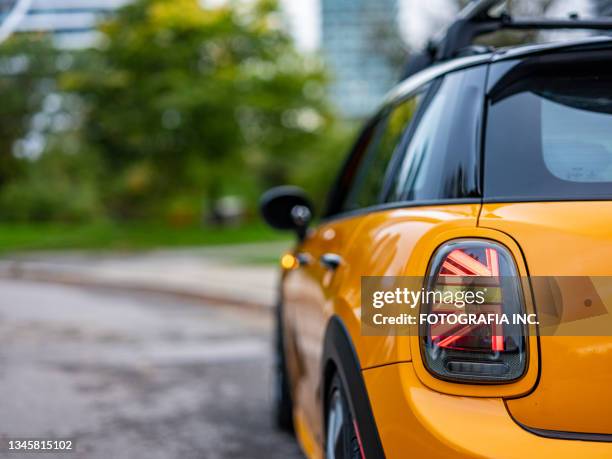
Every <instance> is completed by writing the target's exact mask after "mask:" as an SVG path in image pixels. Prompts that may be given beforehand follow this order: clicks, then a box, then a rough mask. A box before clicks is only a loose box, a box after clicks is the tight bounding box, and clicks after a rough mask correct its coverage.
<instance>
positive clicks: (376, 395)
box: [283, 203, 612, 458]
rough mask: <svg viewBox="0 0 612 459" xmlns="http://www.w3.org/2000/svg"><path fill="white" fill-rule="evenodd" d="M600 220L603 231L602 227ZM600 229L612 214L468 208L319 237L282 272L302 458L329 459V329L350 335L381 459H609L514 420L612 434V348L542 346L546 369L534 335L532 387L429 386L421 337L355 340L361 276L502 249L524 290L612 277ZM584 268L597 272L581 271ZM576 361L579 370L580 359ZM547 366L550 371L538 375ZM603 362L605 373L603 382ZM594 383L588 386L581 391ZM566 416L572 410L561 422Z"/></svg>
mask: <svg viewBox="0 0 612 459" xmlns="http://www.w3.org/2000/svg"><path fill="white" fill-rule="evenodd" d="M598 206H599V207H598ZM602 206H603V207H602ZM602 209H603V210H604V211H607V212H608V213H607V215H609V216H610V219H609V221H608V220H606V219H605V218H603V219H602V218H601V211H602ZM568 212H570V214H571V217H570V218H567V217H566V216H567V215H568ZM572 212H573V214H572ZM595 215H599V218H595V217H594V216H595ZM589 216H592V217H589ZM589 219H591V220H589ZM570 222H573V223H570ZM602 222H603V223H602ZM564 225H565V226H564ZM605 225H607V228H612V204H611V203H546V204H542V203H539V204H535V203H534V204H520V205H519V204H507V205H485V206H484V207H483V206H481V205H480V204H460V205H446V206H427V207H411V208H398V209H390V210H384V211H376V212H371V213H364V214H360V215H356V216H348V217H346V218H341V219H336V220H330V221H328V222H325V223H323V224H321V225H320V226H319V227H317V228H316V229H313V230H311V231H310V233H309V235H308V237H307V238H306V240H305V241H304V242H303V243H302V244H300V245H299V246H298V247H297V248H296V253H300V254H301V255H302V259H304V258H305V259H308V260H310V262H309V263H307V264H306V265H303V266H301V267H299V268H297V269H292V270H291V271H289V272H287V273H286V276H285V281H284V284H283V295H284V300H285V308H286V310H287V313H286V316H285V323H284V326H285V334H286V336H288V337H289V339H288V340H286V341H287V342H286V351H287V355H288V360H289V361H288V363H289V371H290V379H291V382H292V392H293V395H294V404H295V414H294V416H295V421H296V425H297V435H298V438H299V440H300V443H301V445H302V447H303V449H304V451H305V452H306V454H307V455H308V457H311V458H319V457H322V454H323V453H322V449H321V445H322V437H323V432H322V425H323V419H322V408H321V407H322V405H321V403H322V400H321V397H322V394H323V393H324V389H325V388H323V387H322V386H321V381H320V376H321V375H320V369H321V361H320V360H321V356H322V345H323V334H324V331H325V328H326V325H327V322H328V321H329V318H330V317H331V316H332V315H336V316H338V317H339V318H340V319H341V320H342V321H343V322H344V324H345V326H346V328H347V330H348V331H349V334H350V336H351V338H352V340H353V344H354V347H355V349H356V352H357V355H358V358H359V361H360V363H361V367H362V370H363V371H362V373H363V376H364V379H365V382H366V386H367V390H368V395H369V397H370V402H371V405H372V409H373V412H374V416H375V420H376V423H377V426H378V429H379V433H380V436H381V439H382V442H383V446H384V448H385V452H386V455H387V457H390V458H396V457H399V458H401V457H406V455H407V454H408V452H409V453H410V454H415V455H417V456H419V457H420V456H424V455H426V454H427V455H429V456H431V457H529V456H530V454H531V453H533V452H534V451H538V456H539V457H577V456H578V457H585V456H588V457H612V444H611V443H595V442H585V441H570V440H553V439H547V438H543V437H539V436H537V435H534V434H532V433H529V432H528V431H526V430H524V429H523V428H522V427H521V426H520V425H519V424H518V423H517V422H516V421H515V420H514V419H513V416H514V418H516V419H517V420H519V421H520V422H522V423H524V424H526V425H528V426H531V427H537V428H543V429H547V428H556V429H558V430H563V429H568V430H571V431H575V432H600V433H607V432H608V430H609V428H610V425H611V424H610V422H611V421H610V417H609V416H608V415H607V412H608V411H609V407H610V406H612V398H610V397H612V395H611V394H612V391H610V390H609V387H611V386H610V383H611V381H610V377H611V374H612V371H611V370H610V368H612V365H610V364H611V363H612V345H611V344H610V339H609V338H600V339H595V338H592V339H591V338H588V339H584V338H581V339H577V338H575V339H574V341H571V340H570V341H568V340H565V341H564V340H563V339H560V338H542V354H541V355H540V354H539V346H538V338H537V331H536V330H535V329H534V328H533V327H532V328H530V330H529V331H530V336H529V338H528V368H527V371H526V373H525V374H524V376H523V377H522V378H521V379H519V380H518V381H516V382H513V383H509V384H498V385H478V384H464V383H461V384H459V383H452V382H447V381H443V380H440V379H438V378H435V377H434V376H432V375H431V374H430V373H429V372H428V371H427V369H426V368H425V366H424V364H423V361H422V359H421V354H420V347H419V338H418V336H417V333H416V332H415V333H413V334H412V335H411V336H381V337H374V336H362V335H361V327H360V314H361V307H360V303H361V293H360V288H361V276H364V275H368V276H423V275H425V274H426V270H427V267H428V264H429V261H430V258H431V256H432V255H433V253H434V252H435V251H436V249H437V248H438V247H439V246H440V245H441V244H444V243H446V242H448V241H451V240H454V239H462V238H478V239H487V240H493V241H496V242H498V243H500V244H502V245H504V246H505V247H507V248H508V249H509V251H510V252H511V253H512V255H513V256H514V258H515V261H516V263H517V268H518V270H519V274H520V275H521V276H527V275H529V274H532V275H533V274H534V273H538V274H540V275H543V274H564V273H566V274H570V273H571V274H572V275H579V274H583V273H585V274H587V273H588V274H598V275H602V274H610V272H609V270H608V268H607V267H606V262H605V261H603V258H602V254H603V253H605V254H607V253H608V252H606V250H609V248H610V242H611V241H612V236H611V233H610V230H608V229H607V228H605V227H604V226H605ZM585 228H589V229H585ZM551 234H555V237H551V236H550V235H551ZM559 244H568V245H571V247H572V248H571V250H570V258H571V260H573V262H572V261H571V260H568V259H566V258H564V257H565V256H566V255H567V253H568V252H567V251H564V252H563V253H564V254H565V255H561V253H559V255H558V256H554V257H552V258H551V256H550V253H551V250H552V247H553V246H556V245H559ZM598 247H599V248H598ZM602 248H603V249H602ZM602 250H603V252H602ZM326 253H335V254H338V255H340V256H341V259H342V262H341V264H340V266H339V267H338V269H337V270H335V271H332V270H328V269H326V268H325V267H323V266H322V265H321V263H319V258H320V257H321V255H323V254H326ZM553 253H554V250H553ZM610 255H612V253H610ZM606 256H607V255H606ZM607 259H608V260H609V259H610V258H607ZM576 260H585V261H584V262H583V261H578V262H577V261H576ZM577 263H579V264H580V265H582V264H583V263H584V266H588V267H589V269H584V270H576V266H577ZM525 288H526V289H528V288H529V285H526V286H525ZM524 293H525V295H524V296H525V303H526V308H527V310H528V312H533V311H534V310H535V309H536V308H537V305H534V304H533V302H532V300H531V294H530V292H529V291H525V292H524ZM581 349H582V351H581ZM580 352H582V353H583V355H582V356H581V357H576V356H575V355H574V354H576V353H580ZM540 361H543V362H545V363H544V364H543V365H542V368H540V363H539V362H540ZM568 362H571V363H568ZM596 362H605V365H604V366H601V367H598V368H597V367H596ZM564 370H567V371H565V372H564ZM586 371H588V372H589V373H590V374H592V375H594V378H593V379H590V380H589V382H588V383H586V384H585V377H584V372H586ZM585 387H588V388H589V390H586V391H585V390H583V389H584V388H585ZM570 388H571V389H572V395H570V394H569V392H568V391H569V390H570ZM591 389H592V390H591ZM576 394H578V396H577V398H576V399H574V400H571V399H572V397H574V396H575V395H576ZM562 397H563V398H564V400H560V398H562ZM576 400H577V401H576ZM560 408H562V409H564V410H566V412H565V413H564V415H563V416H560V415H559V412H560V411H559V409H560ZM589 417H592V419H591V420H589V419H588V418H589ZM506 445H508V446H506ZM510 445H511V447H509V446H510Z"/></svg>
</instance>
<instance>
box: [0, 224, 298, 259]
mask: <svg viewBox="0 0 612 459" xmlns="http://www.w3.org/2000/svg"><path fill="white" fill-rule="evenodd" d="M290 237H291V235H290V234H287V233H279V232H276V231H274V230H272V229H269V228H268V227H266V226H264V225H263V224H259V223H258V224H249V225H244V226H240V227H236V228H217V227H199V226H198V227H186V228H174V227H170V226H164V225H161V224H155V223H152V224H145V223H138V224H121V225H119V224H114V223H91V224H86V225H69V224H7V223H2V224H0V252H13V251H28V250H57V249H94V250H96V249H99V250H144V249H152V248H164V247H166V248H172V247H174V248H178V247H192V246H208V245H221V244H239V243H246V242H271V241H283V240H287V241H289V240H290Z"/></svg>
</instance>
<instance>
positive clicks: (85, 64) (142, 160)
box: [61, 0, 333, 221]
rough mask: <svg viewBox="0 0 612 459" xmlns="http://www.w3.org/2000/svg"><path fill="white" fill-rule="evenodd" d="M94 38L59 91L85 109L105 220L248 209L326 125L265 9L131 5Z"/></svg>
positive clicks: (157, 0) (311, 65) (311, 71)
mask: <svg viewBox="0 0 612 459" xmlns="http://www.w3.org/2000/svg"><path fill="white" fill-rule="evenodd" d="M102 32H103V33H104V36H105V42H104V46H103V47H102V48H101V49H98V50H92V51H89V52H88V53H87V55H86V56H83V57H82V58H81V60H80V65H78V66H77V68H76V69H75V70H73V71H70V72H67V73H66V74H64V75H63V76H62V80H61V82H62V88H63V89H64V90H65V91H69V92H74V93H77V94H79V95H80V97H82V99H83V100H84V101H85V103H86V109H85V120H84V124H83V129H84V138H85V140H86V142H87V143H88V144H89V145H91V146H92V147H94V148H95V149H96V150H98V151H99V152H100V156H101V159H102V162H103V165H104V167H105V168H106V169H107V170H108V171H109V181H108V188H107V189H106V191H105V196H104V199H105V202H107V203H108V204H109V207H110V209H111V212H112V214H113V215H115V216H119V217H123V218H130V217H161V218H167V219H170V220H179V221H182V220H187V221H188V220H193V219H195V218H196V217H197V216H198V214H200V213H201V211H202V208H203V207H204V206H205V205H206V204H210V203H211V202H213V201H214V200H215V199H217V198H219V197H220V196H223V195H225V194H237V195H242V196H250V197H251V199H250V201H251V203H252V202H253V201H254V199H253V198H254V196H255V195H257V194H258V192H259V191H261V190H262V189H264V188H265V187H268V186H271V185H275V184H280V183H285V182H287V181H289V180H290V178H291V176H292V171H293V169H295V167H296V165H298V164H300V162H301V161H302V160H303V159H304V158H306V157H307V156H308V155H312V154H316V152H315V151H313V146H314V145H315V143H316V142H317V140H318V139H319V137H320V136H321V134H322V133H323V132H324V131H325V130H327V129H328V128H329V127H330V126H331V124H332V121H333V118H332V117H331V115H330V114H329V112H328V110H327V108H326V105H325V99H324V90H323V85H324V84H325V78H324V74H323V72H322V70H321V68H320V66H319V64H318V62H317V61H316V60H314V59H312V58H305V57H303V56H301V55H299V54H298V53H297V52H296V51H295V49H294V47H293V45H292V42H291V40H290V38H289V37H288V35H287V34H286V33H285V32H284V31H283V30H282V29H281V28H280V27H279V17H278V11H277V5H276V2H274V1H270V0H263V1H257V2H255V3H254V4H253V5H251V6H250V7H246V6H244V5H242V6H240V5H238V4H232V3H230V4H228V5H227V6H223V7H218V8H215V9H208V10H203V9H202V8H201V7H200V6H199V3H198V2H197V1H196V0H137V1H136V2H135V3H133V4H130V5H129V6H127V7H125V8H123V9H122V10H121V11H120V12H119V14H118V15H117V16H116V17H115V18H114V19H112V20H111V21H110V22H107V23H106V24H104V25H103V27H102Z"/></svg>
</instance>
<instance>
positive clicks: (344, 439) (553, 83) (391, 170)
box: [261, 1, 612, 459]
mask: <svg viewBox="0 0 612 459" xmlns="http://www.w3.org/2000/svg"><path fill="white" fill-rule="evenodd" d="M497 3H499V2H496V1H484V2H476V3H474V4H470V5H469V6H468V8H467V10H465V11H464V12H463V13H462V14H461V16H460V18H459V20H457V21H456V22H455V23H454V24H453V25H452V26H451V27H450V28H449V29H448V31H447V33H446V35H445V37H444V38H442V39H440V40H438V41H437V42H435V43H434V45H432V46H430V47H429V48H428V49H427V51H425V52H424V53H423V54H422V55H421V56H418V57H415V58H413V59H412V60H411V62H410V63H409V65H408V68H407V69H406V74H407V75H406V78H405V79H403V80H402V81H401V82H400V83H399V84H398V85H397V86H396V87H395V88H394V89H393V90H392V91H391V93H390V94H389V96H388V98H387V100H386V101H385V102H384V104H383V105H382V107H381V108H380V110H379V111H378V112H377V113H376V114H375V115H374V116H373V117H372V118H371V119H370V120H369V121H368V122H367V123H366V125H365V127H364V128H363V130H362V132H361V134H360V135H359V137H358V139H357V141H356V142H355V144H354V147H353V148H352V150H351V151H350V153H349V154H348V157H347V159H346V161H345V164H344V165H343V167H342V169H341V172H340V173H339V176H338V178H337V180H336V183H335V185H334V187H333V189H332V190H331V192H330V193H329V198H328V204H327V207H326V208H325V209H324V211H323V212H321V214H320V215H319V216H318V218H317V219H316V220H314V219H313V215H314V210H313V206H312V204H311V201H310V200H309V199H308V197H307V196H306V195H305V193H304V192H303V191H302V190H300V189H298V188H295V187H291V186H284V187H278V188H274V189H272V190H270V191H268V192H267V193H266V194H265V195H264V196H263V197H262V202H261V208H262V214H263V216H264V218H265V219H266V221H267V222H268V223H269V224H270V225H272V226H273V227H275V228H277V229H285V230H291V231H295V233H296V234H297V243H296V245H295V247H294V249H293V251H292V252H290V253H287V254H285V255H284V256H283V257H282V259H281V265H282V278H281V282H280V288H279V295H278V298H279V300H278V307H277V309H276V316H277V327H276V354H277V359H276V366H275V370H276V377H277V378H276V383H277V384H276V397H275V415H276V421H277V423H278V426H279V427H281V428H283V429H287V430H292V431H294V432H295V434H296V437H297V438H298V441H299V443H300V445H301V447H302V449H303V451H304V453H305V454H306V455H307V456H308V457H310V458H321V457H326V458H330V459H331V458H368V459H373V458H380V457H388V458H406V457H453V458H454V457H466V458H467V457H470V458H472V457H495V458H498V457H499V458H502V457H505V458H524V457H550V458H553V457H554V458H561V457H568V458H569V457H572V458H577V457H580V458H585V457H608V458H609V457H612V443H611V442H612V335H611V334H610V333H609V332H610V331H612V330H607V331H606V330H603V331H601V332H599V333H573V334H565V335H564V334H558V333H557V334H547V335H544V334H543V333H540V330H539V329H538V327H536V326H534V325H527V326H523V327H518V328H517V327H514V328H512V327H506V328H508V330H505V328H504V327H501V328H495V327H488V326H484V327H483V326H480V327H478V328H479V332H478V333H466V332H465V328H466V327H446V328H444V329H440V327H437V326H434V325H431V326H426V327H425V328H422V329H420V331H419V332H417V333H407V334H402V333H382V334H378V335H368V334H366V333H364V332H363V329H362V326H363V323H362V320H363V317H362V316H363V308H362V300H363V298H362V295H363V292H362V285H363V282H362V281H363V278H364V276H380V277H382V276H385V277H387V276H388V277H402V276H417V277H421V278H423V279H435V280H436V282H441V283H444V282H448V281H449V279H451V280H453V279H455V280H456V282H459V284H460V283H461V282H462V279H467V278H469V277H470V276H481V277H487V276H489V277H491V278H498V277H499V276H502V275H503V276H505V278H508V279H515V284H516V285H514V287H513V286H510V287H508V286H506V287H504V289H506V288H511V289H514V290H512V291H513V292H514V294H513V295H514V296H512V295H506V294H504V295H503V297H501V298H499V297H498V298H497V299H492V300H491V302H492V303H495V304H493V305H491V306H492V307H495V308H498V310H507V309H512V308H519V309H522V310H524V311H526V312H532V313H533V314H536V315H538V314H540V315H541V314H542V311H543V310H544V309H545V308H546V306H547V305H546V304H544V303H545V302H546V301H538V297H537V296H533V295H532V294H530V293H529V287H525V286H524V285H523V284H522V283H521V281H520V279H522V278H525V279H534V278H536V277H544V276H570V277H571V276H574V277H575V276H609V275H610V274H612V265H611V264H610V260H612V65H610V64H611V63H612V39H610V38H607V37H606V36H605V35H604V36H599V37H597V36H590V37H587V38H582V39H573V40H571V41H563V42H557V43H549V44H530V45H521V46H516V47H510V48H500V49H491V48H487V47H484V46H482V45H472V44H471V43H472V40H473V39H474V38H475V37H476V36H478V35H481V34H482V33H489V32H493V31H496V30H501V29H504V30H505V29H552V28H556V29H569V28H582V29H606V30H610V29H612V22H610V21H609V20H604V19H592V20H580V19H577V18H575V17H572V18H569V19H567V20H565V19H560V20H552V19H546V20H544V19H541V20H538V19H518V18H512V17H510V16H508V15H506V14H504V15H501V16H492V15H491V13H490V12H489V11H490V9H491V6H492V5H495V4H497ZM455 287H457V286H455ZM459 287H461V286H460V285H459ZM504 291H506V290H504ZM609 294H610V292H609V291H608V296H610V295H609ZM585 304H586V306H590V300H589V302H588V303H587V302H586V301H585ZM420 307H421V309H423V308H425V307H426V305H423V304H421V305H420ZM468 328H469V327H468Z"/></svg>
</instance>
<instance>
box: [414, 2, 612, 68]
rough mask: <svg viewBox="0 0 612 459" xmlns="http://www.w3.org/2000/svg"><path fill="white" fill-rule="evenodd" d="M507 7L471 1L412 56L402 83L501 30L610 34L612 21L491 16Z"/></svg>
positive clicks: (606, 19)
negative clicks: (494, 10)
mask: <svg viewBox="0 0 612 459" xmlns="http://www.w3.org/2000/svg"><path fill="white" fill-rule="evenodd" d="M503 3H505V0H472V1H471V2H470V3H469V4H468V5H467V6H466V7H465V8H464V9H463V10H461V11H460V12H459V15H458V17H457V19H456V20H455V22H453V23H452V24H451V25H450V27H449V28H448V29H447V30H446V32H445V33H444V34H443V36H441V37H437V38H435V39H434V40H432V41H430V42H429V43H428V45H427V47H426V49H425V50H424V51H423V52H421V53H418V54H415V55H413V56H411V58H410V59H409V60H408V64H407V65H406V68H405V69H404V74H403V76H402V79H405V78H407V77H409V76H411V75H413V74H415V73H417V72H419V71H421V70H423V69H425V68H427V67H429V66H430V65H432V64H434V63H436V62H440V61H444V60H447V59H451V58H453V57H457V56H458V55H459V54H460V53H461V52H462V51H463V50H465V49H466V48H468V47H469V46H470V45H471V44H472V43H473V42H474V39H475V38H476V37H478V36H480V35H484V34H487V33H492V32H496V31H498V30H502V29H506V30H511V29H514V30H529V29H532V30H552V29H558V30H560V29H583V30H610V31H612V18H601V19H600V18H597V19H587V20H584V19H579V18H578V15H576V14H573V15H570V16H569V17H568V18H567V19H552V18H518V17H516V18H515V17H512V16H510V15H509V14H507V13H502V14H500V15H499V16H495V17H494V16H491V15H490V11H491V10H492V9H493V8H494V7H498V6H500V5H502V4H503Z"/></svg>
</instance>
